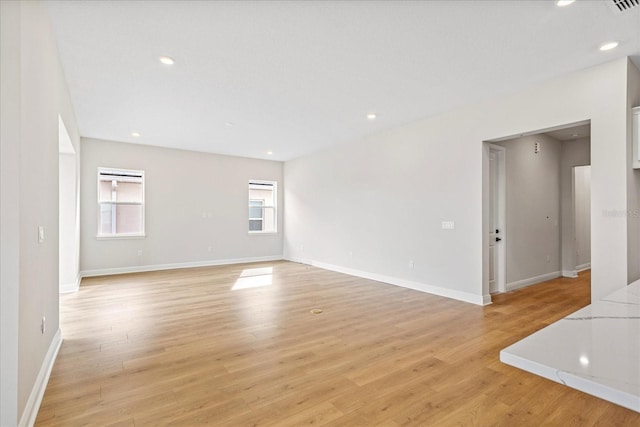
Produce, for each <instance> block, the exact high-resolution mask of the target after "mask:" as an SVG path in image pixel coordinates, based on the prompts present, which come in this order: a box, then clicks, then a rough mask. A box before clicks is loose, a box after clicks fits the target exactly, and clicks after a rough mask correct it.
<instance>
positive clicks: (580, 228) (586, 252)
mask: <svg viewBox="0 0 640 427" xmlns="http://www.w3.org/2000/svg"><path fill="white" fill-rule="evenodd" d="M573 171H574V179H573V182H574V187H573V188H574V191H573V194H574V200H575V202H574V207H575V247H576V251H575V252H576V255H575V268H576V269H577V270H584V269H586V268H588V267H589V266H590V265H591V166H576V167H575V168H573Z"/></svg>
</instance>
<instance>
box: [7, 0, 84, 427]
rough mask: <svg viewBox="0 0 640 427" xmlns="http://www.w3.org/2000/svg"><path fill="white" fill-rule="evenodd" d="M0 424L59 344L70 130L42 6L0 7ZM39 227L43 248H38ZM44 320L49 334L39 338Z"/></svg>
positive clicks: (19, 407) (17, 412) (34, 394)
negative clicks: (63, 181) (61, 162)
mask: <svg viewBox="0 0 640 427" xmlns="http://www.w3.org/2000/svg"><path fill="white" fill-rule="evenodd" d="M0 4H1V9H0V11H1V12H0V14H1V19H2V30H1V31H2V35H1V43H2V45H1V48H2V49H1V58H0V63H1V64H2V70H1V81H0V82H1V87H0V93H1V98H2V109H1V117H2V127H1V128H2V130H1V137H2V139H1V144H2V159H1V161H2V172H1V186H2V192H1V197H2V203H1V206H2V211H1V213H2V217H1V218H2V219H1V234H2V239H1V253H2V266H1V267H2V268H1V271H2V273H1V274H2V287H1V288H2V302H1V304H2V307H1V308H2V317H1V320H2V325H1V332H2V335H1V340H2V342H1V343H0V344H1V345H0V354H1V361H2V367H1V369H0V372H1V375H2V382H1V385H0V393H1V399H0V402H1V405H2V406H1V408H0V409H1V410H0V413H1V415H0V424H1V425H3V426H4V425H7V426H11V425H16V424H18V423H19V422H20V423H23V424H24V423H28V422H29V421H30V419H31V417H32V416H33V415H34V414H35V410H36V409H37V406H38V405H39V401H38V398H39V396H41V395H40V393H41V392H44V386H46V379H47V376H48V367H49V366H50V364H51V363H52V362H53V357H54V356H55V352H56V351H57V348H58V345H59V343H60V332H59V329H58V116H59V115H60V116H61V117H62V118H63V120H64V121H65V123H66V124H67V127H68V130H69V133H70V135H71V139H72V143H77V141H78V137H77V126H76V124H75V123H76V122H75V117H74V115H73V109H72V107H71V102H70V98H69V95H68V91H67V87H66V84H65V81H64V74H63V72H62V69H61V66H60V63H59V61H58V53H57V48H56V46H55V42H54V38H53V36H52V32H51V28H50V23H49V19H48V16H47V13H46V11H45V9H44V5H43V4H42V3H41V2H6V1H3V2H0ZM38 226H43V227H44V229H45V240H44V242H42V243H38ZM43 316H46V323H47V328H46V331H45V332H44V333H41V331H40V322H41V319H42V317H43Z"/></svg>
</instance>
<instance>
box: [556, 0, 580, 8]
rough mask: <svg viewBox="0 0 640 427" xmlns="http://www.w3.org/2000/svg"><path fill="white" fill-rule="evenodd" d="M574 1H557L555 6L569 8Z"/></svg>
mask: <svg viewBox="0 0 640 427" xmlns="http://www.w3.org/2000/svg"><path fill="white" fill-rule="evenodd" d="M575 1H576V0H558V1H557V2H556V5H557V6H560V7H565V6H569V5H570V4H571V3H573V2H575Z"/></svg>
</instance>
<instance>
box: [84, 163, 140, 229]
mask: <svg viewBox="0 0 640 427" xmlns="http://www.w3.org/2000/svg"><path fill="white" fill-rule="evenodd" d="M97 172H98V173H97V176H96V178H97V193H96V202H97V207H98V209H97V221H96V224H97V229H98V230H97V234H96V238H97V239H98V240H114V239H116V240H117V239H144V238H145V237H146V236H147V235H146V232H145V222H146V221H145V216H146V212H145V204H146V203H145V200H146V199H145V197H146V179H145V173H144V171H143V170H136V169H119V168H108V167H98V171H97ZM108 173H112V174H118V173H121V174H123V175H132V176H137V175H139V176H140V178H141V179H142V197H141V199H142V201H140V202H118V201H117V200H116V201H101V200H100V177H101V176H102V175H103V174H108ZM102 205H111V206H118V205H120V206H127V205H128V206H141V210H142V212H141V217H142V218H141V226H140V231H139V232H136V233H115V234H111V233H109V234H104V233H102V231H101V230H102V223H101V220H102V219H101V213H102V211H101V207H102Z"/></svg>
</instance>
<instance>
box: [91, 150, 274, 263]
mask: <svg viewBox="0 0 640 427" xmlns="http://www.w3.org/2000/svg"><path fill="white" fill-rule="evenodd" d="M98 167H108V168H118V169H135V170H143V171H144V172H145V231H146V238H143V239H110V240H106V239H105V240H98V239H96V234H97V219H98V213H97V208H98V205H97V199H96V192H97V168H98ZM250 179H258V180H267V181H277V182H278V186H279V188H282V186H283V165H282V163H281V162H275V161H267V160H256V159H246V158H240V157H230V156H222V155H215V154H205V153H196V152H192V151H183V150H173V149H167V148H159V147H150V146H146V145H135V144H124V143H118V142H109V141H101V140H95V139H83V140H82V183H83V186H82V189H81V206H82V209H81V218H82V219H81V226H82V230H81V235H82V237H81V239H82V254H81V259H80V265H81V267H80V268H81V270H82V272H83V274H84V275H93V274H105V273H114V272H120V271H142V270H148V269H153V268H166V267H169V266H176V267H177V266H188V265H207V264H215V263H220V262H229V261H240V260H252V259H267V258H270V259H273V258H280V257H282V234H283V233H282V229H283V227H282V205H283V202H282V192H281V191H279V192H278V196H279V197H278V198H279V200H278V210H279V213H278V216H279V218H278V222H279V224H278V233H276V234H264V235H256V234H251V235H250V234H249V233H248V227H249V225H248V218H249V207H248V184H249V180H250ZM139 251H142V255H138V254H139Z"/></svg>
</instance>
